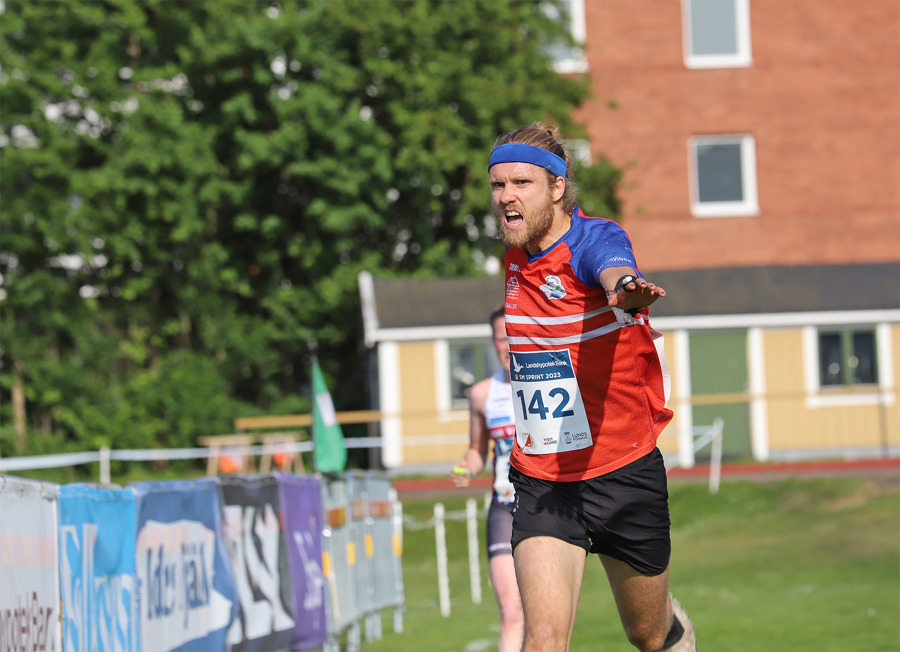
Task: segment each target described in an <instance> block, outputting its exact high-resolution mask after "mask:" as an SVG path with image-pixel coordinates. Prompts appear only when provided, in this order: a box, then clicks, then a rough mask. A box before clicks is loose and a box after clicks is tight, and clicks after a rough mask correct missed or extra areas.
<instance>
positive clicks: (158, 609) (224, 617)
mask: <svg viewBox="0 0 900 652" xmlns="http://www.w3.org/2000/svg"><path fill="white" fill-rule="evenodd" d="M134 488H135V490H136V491H137V493H138V497H139V501H138V531H137V542H136V545H135V564H136V567H137V576H138V581H139V583H140V586H141V600H140V612H141V646H142V650H143V652H164V651H170V652H210V651H216V650H225V649H226V634H227V632H228V628H229V626H230V625H231V623H232V620H233V619H234V616H235V614H236V609H237V603H236V600H237V596H236V591H235V580H234V575H233V573H232V567H231V564H230V563H229V560H228V555H227V552H226V550H225V548H224V545H223V543H222V541H223V538H222V501H221V498H220V494H219V485H218V482H217V480H216V479H214V478H210V479H203V480H197V481H171V482H141V483H137V484H135V485H134Z"/></svg>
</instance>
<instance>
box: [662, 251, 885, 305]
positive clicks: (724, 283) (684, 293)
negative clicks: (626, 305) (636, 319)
mask: <svg viewBox="0 0 900 652" xmlns="http://www.w3.org/2000/svg"><path fill="white" fill-rule="evenodd" d="M647 277H648V278H649V280H650V281H652V282H653V283H656V284H658V285H661V286H662V287H664V288H665V289H666V297H665V299H663V300H661V301H657V302H656V303H655V304H653V307H652V308H651V314H652V315H653V316H654V317H687V316H700V315H745V314H762V313H785V312H819V311H842V310H885V309H896V308H900V263H871V264H865V265H804V266H796V267H720V268H716V269H694V270H684V271H677V272H654V273H653V274H647Z"/></svg>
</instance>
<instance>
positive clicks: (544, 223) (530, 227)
mask: <svg viewBox="0 0 900 652" xmlns="http://www.w3.org/2000/svg"><path fill="white" fill-rule="evenodd" d="M505 213H506V209H505V208H504V209H501V210H500V213H499V214H497V211H496V210H495V211H494V217H496V218H497V226H498V227H499V229H500V237H501V238H502V239H503V242H504V244H505V245H506V246H507V247H519V248H525V247H527V246H528V245H531V244H536V243H537V242H538V241H539V240H540V239H541V238H543V237H544V236H545V235H547V233H549V232H550V227H552V226H553V200H552V199H551V197H550V193H549V192H548V193H547V197H546V199H545V201H544V203H543V204H542V205H540V206H537V207H536V210H531V211H528V215H527V216H525V215H524V214H523V215H522V217H523V219H525V226H524V227H523V228H521V229H515V230H513V229H510V228H508V227H507V226H506V221H505V219H504V215H505Z"/></svg>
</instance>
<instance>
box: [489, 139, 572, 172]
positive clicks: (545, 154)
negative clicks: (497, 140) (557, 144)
mask: <svg viewBox="0 0 900 652" xmlns="http://www.w3.org/2000/svg"><path fill="white" fill-rule="evenodd" d="M497 163H531V164H532V165H537V166H538V167H542V168H545V169H547V170H550V171H551V172H552V173H553V174H555V175H556V176H558V177H563V178H565V176H566V170H567V169H568V167H569V166H568V165H566V162H565V160H563V159H561V158H560V157H559V156H557V155H556V154H554V153H553V152H550V151H547V150H546V149H544V148H543V147H535V146H534V145H523V144H522V143H507V144H506V145H498V146H497V147H495V148H494V149H493V150H492V151H491V162H490V164H489V165H488V169H490V168H491V167H493V166H494V165H497Z"/></svg>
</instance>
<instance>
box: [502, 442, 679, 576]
mask: <svg viewBox="0 0 900 652" xmlns="http://www.w3.org/2000/svg"><path fill="white" fill-rule="evenodd" d="M509 479H510V480H511V481H512V483H513V485H514V486H515V488H516V502H515V508H514V510H513V514H514V519H513V535H512V546H513V549H515V547H516V545H518V544H519V542H520V541H523V540H524V539H527V538H529V537H536V536H549V537H554V538H557V539H562V540H563V541H568V542H569V543H571V544H573V545H576V546H579V547H581V548H584V550H585V554H587V553H588V552H595V553H598V554H602V555H608V556H610V557H613V558H615V559H618V560H620V561H623V562H625V563H626V564H628V565H629V566H631V567H632V568H633V569H635V570H636V571H638V572H639V573H641V574H642V575H650V576H653V575H659V574H660V573H662V572H663V571H665V570H666V568H668V566H669V557H670V555H671V552H672V543H671V539H670V538H669V525H670V521H669V492H668V489H667V487H666V467H665V464H664V462H663V456H662V453H660V452H659V449H655V450H654V451H653V452H652V453H649V454H647V455H645V456H644V457H642V458H640V459H638V460H635V461H634V462H632V463H631V464H628V465H626V466H624V467H622V468H621V469H617V470H615V471H613V472H611V473H607V474H606V475H601V476H599V477H596V478H591V479H589V480H580V481H577V482H552V481H549V480H538V479H536V478H532V477H529V476H526V475H524V474H522V473H520V472H519V471H518V470H516V469H515V468H511V469H510V470H509Z"/></svg>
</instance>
